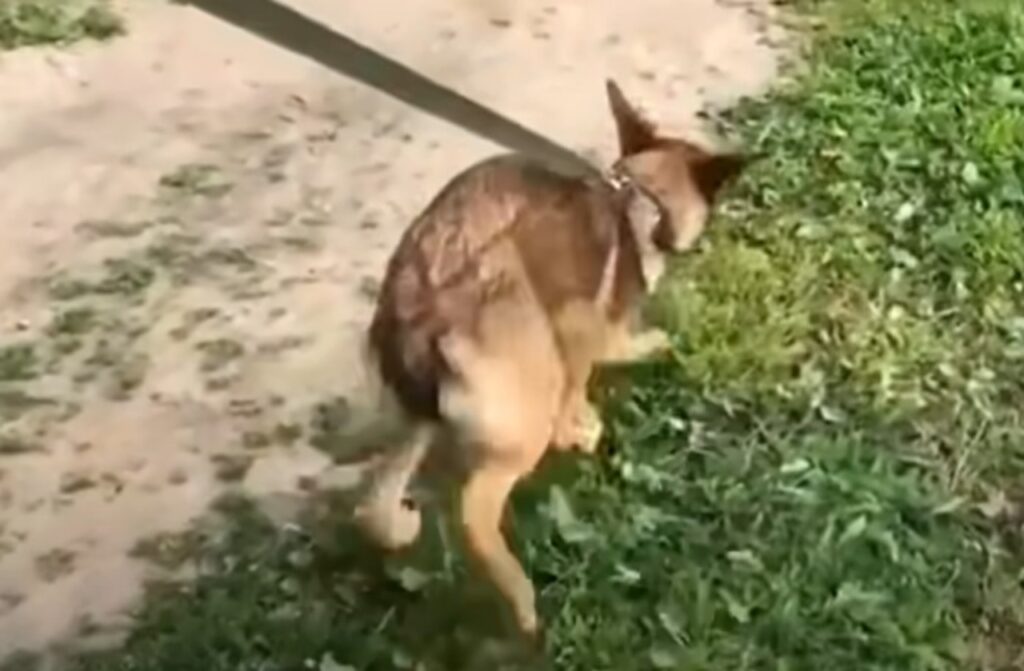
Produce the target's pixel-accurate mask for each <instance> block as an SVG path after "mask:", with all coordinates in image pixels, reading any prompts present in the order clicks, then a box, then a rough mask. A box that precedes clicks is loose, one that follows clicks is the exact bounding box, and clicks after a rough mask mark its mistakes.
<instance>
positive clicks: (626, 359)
mask: <svg viewBox="0 0 1024 671" xmlns="http://www.w3.org/2000/svg"><path fill="white" fill-rule="evenodd" d="M670 351H672V341H671V339H669V337H668V334H667V333H665V332H664V331H662V330H661V329H657V328H650V329H646V330H643V331H641V332H640V333H636V334H633V333H630V332H629V331H628V330H626V329H625V328H619V329H616V333H615V336H614V337H613V338H610V339H609V342H608V346H607V347H606V348H605V352H604V355H603V356H602V357H601V362H602V363H610V364H616V363H618V364H622V363H632V362H636V361H643V360H644V359H650V358H653V357H656V356H660V355H662V354H665V353H667V352H670Z"/></svg>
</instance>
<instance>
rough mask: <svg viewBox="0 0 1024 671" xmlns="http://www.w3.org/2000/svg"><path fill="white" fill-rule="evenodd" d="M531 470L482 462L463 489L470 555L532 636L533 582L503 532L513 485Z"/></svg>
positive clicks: (534, 619) (534, 624) (534, 623)
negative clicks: (502, 522) (506, 506)
mask: <svg viewBox="0 0 1024 671" xmlns="http://www.w3.org/2000/svg"><path fill="white" fill-rule="evenodd" d="M530 470H531V469H530V468H517V467H516V466H515V465H514V464H513V463H503V462H502V461H497V460H495V461H489V462H487V463H484V464H481V465H480V466H479V467H478V468H476V469H475V470H474V471H473V472H472V473H471V474H470V475H469V478H468V479H467V481H466V483H465V485H464V486H463V488H462V501H461V515H462V525H463V530H464V532H465V537H466V543H467V548H468V550H469V554H470V556H471V557H472V558H473V560H474V561H475V563H476V564H477V565H478V566H479V568H480V569H481V570H482V571H483V572H484V573H485V574H486V575H487V577H488V578H490V580H491V582H492V583H493V584H494V586H495V587H497V589H498V592H500V593H501V595H502V596H503V597H504V598H505V599H506V600H507V601H508V603H509V604H510V605H511V606H512V611H513V613H514V615H515V618H516V623H517V625H518V626H519V629H520V630H522V631H523V633H525V634H527V635H530V636H532V635H535V634H536V633H537V628H538V623H537V611H536V608H535V605H534V598H535V597H534V591H533V584H532V583H531V582H530V579H529V577H527V575H526V572H525V571H524V570H523V567H522V566H521V565H520V563H519V560H518V559H516V557H515V555H513V554H512V551H511V550H510V549H509V547H508V544H507V543H506V541H505V537H504V535H503V534H502V532H501V520H502V515H503V514H504V511H505V504H506V502H507V501H508V497H509V495H510V494H511V492H512V488H513V487H514V486H515V484H516V482H518V481H519V479H520V478H521V477H523V476H524V475H526V473H528V472H529V471H530Z"/></svg>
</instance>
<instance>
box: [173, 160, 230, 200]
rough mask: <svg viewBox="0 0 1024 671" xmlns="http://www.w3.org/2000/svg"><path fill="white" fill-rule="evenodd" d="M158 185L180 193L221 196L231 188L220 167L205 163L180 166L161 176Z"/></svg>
mask: <svg viewBox="0 0 1024 671" xmlns="http://www.w3.org/2000/svg"><path fill="white" fill-rule="evenodd" d="M160 186H162V187H164V188H166V189H169V190H171V191H173V192H177V193H180V194H187V195H199V196H209V197H220V196H223V195H225V194H227V193H228V192H229V191H230V190H231V188H232V184H231V183H230V182H228V181H226V180H225V178H224V175H223V173H221V171H220V168H218V167H217V166H215V165H209V164H205V163H192V164H188V165H183V166H181V167H180V168H178V169H176V170H174V171H173V172H170V173H168V174H166V175H164V176H163V177H161V178H160Z"/></svg>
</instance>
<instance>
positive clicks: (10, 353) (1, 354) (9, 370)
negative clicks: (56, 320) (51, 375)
mask: <svg viewBox="0 0 1024 671" xmlns="http://www.w3.org/2000/svg"><path fill="white" fill-rule="evenodd" d="M38 365H39V357H38V356H37V354H36V348H35V346H33V345H31V344H26V343H22V344H18V345H6V346H2V347H0V382H20V381H24V380H31V379H33V378H34V377H36V376H37V375H38V374H39V370H38Z"/></svg>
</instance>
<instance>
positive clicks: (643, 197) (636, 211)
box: [604, 164, 666, 291]
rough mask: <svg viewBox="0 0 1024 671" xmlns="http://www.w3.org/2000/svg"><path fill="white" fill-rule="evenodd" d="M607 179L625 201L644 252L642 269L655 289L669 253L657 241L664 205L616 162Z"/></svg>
mask: <svg viewBox="0 0 1024 671" xmlns="http://www.w3.org/2000/svg"><path fill="white" fill-rule="evenodd" d="M604 180H605V182H606V183H607V184H608V186H609V187H611V188H612V190H613V191H615V193H616V196H617V197H618V198H619V199H621V202H622V203H624V206H623V207H624V213H625V216H626V219H627V221H628V223H629V228H630V230H631V231H632V233H633V237H634V239H635V240H636V244H637V251H638V252H639V254H640V266H641V268H640V272H641V273H642V275H643V279H644V284H645V285H646V287H647V290H648V291H653V289H654V287H655V286H656V285H657V283H658V280H659V279H661V276H662V275H663V274H664V272H665V260H666V259H665V252H663V251H662V250H660V249H658V247H657V245H656V244H655V242H654V231H655V229H656V228H657V226H658V223H659V222H660V221H661V220H662V218H663V217H665V216H666V215H665V212H664V210H663V208H662V207H661V205H660V204H659V203H658V202H657V201H656V200H655V199H654V197H653V196H651V195H650V194H649V193H647V191H646V190H645V189H643V188H642V187H640V186H639V185H638V184H637V183H636V182H635V181H634V180H633V178H632V177H631V176H630V175H629V173H628V172H627V171H626V170H625V169H624V167H622V166H621V164H616V165H615V166H613V167H612V168H611V170H609V171H608V172H607V173H606V174H605V176H604Z"/></svg>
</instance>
